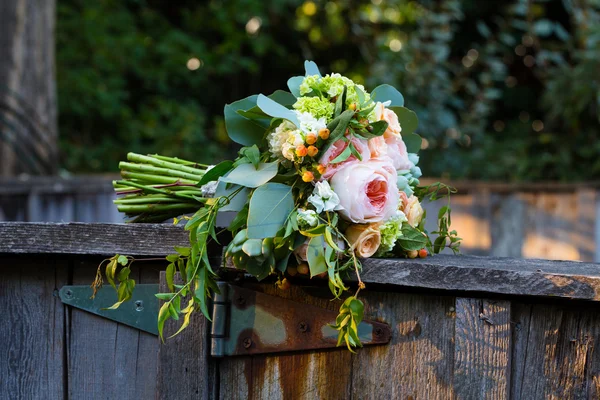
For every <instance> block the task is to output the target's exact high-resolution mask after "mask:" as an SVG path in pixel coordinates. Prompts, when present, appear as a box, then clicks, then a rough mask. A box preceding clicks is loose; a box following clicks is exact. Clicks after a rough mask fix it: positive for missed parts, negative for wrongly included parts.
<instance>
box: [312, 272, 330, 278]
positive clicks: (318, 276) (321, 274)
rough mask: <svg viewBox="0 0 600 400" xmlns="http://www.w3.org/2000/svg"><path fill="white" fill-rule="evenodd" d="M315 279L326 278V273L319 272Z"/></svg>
mask: <svg viewBox="0 0 600 400" xmlns="http://www.w3.org/2000/svg"><path fill="white" fill-rule="evenodd" d="M315 276H316V277H317V278H321V279H323V278H327V272H321V273H320V274H317V275H315Z"/></svg>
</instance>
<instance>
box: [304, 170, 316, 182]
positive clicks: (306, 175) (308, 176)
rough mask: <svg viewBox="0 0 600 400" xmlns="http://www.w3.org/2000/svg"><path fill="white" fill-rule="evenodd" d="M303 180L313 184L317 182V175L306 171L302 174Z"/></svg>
mask: <svg viewBox="0 0 600 400" xmlns="http://www.w3.org/2000/svg"><path fill="white" fill-rule="evenodd" d="M302 180H303V181H304V182H312V181H314V180H315V174H313V173H312V172H310V171H306V172H304V173H303V174H302Z"/></svg>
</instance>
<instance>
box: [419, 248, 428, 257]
mask: <svg viewBox="0 0 600 400" xmlns="http://www.w3.org/2000/svg"><path fill="white" fill-rule="evenodd" d="M419 257H421V258H425V257H427V249H425V248H423V249H421V250H419Z"/></svg>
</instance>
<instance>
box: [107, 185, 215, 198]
mask: <svg viewBox="0 0 600 400" xmlns="http://www.w3.org/2000/svg"><path fill="white" fill-rule="evenodd" d="M119 182H122V183H124V184H127V185H130V186H133V187H137V188H139V189H142V191H144V192H149V193H160V194H164V195H167V196H175V197H178V198H181V199H185V200H192V201H198V200H197V199H202V200H206V199H204V198H202V197H197V196H190V195H187V194H180V193H179V192H176V191H171V190H170V189H158V188H155V187H153V186H148V185H142V184H140V183H137V182H132V181H117V183H119ZM202 202H204V201H202Z"/></svg>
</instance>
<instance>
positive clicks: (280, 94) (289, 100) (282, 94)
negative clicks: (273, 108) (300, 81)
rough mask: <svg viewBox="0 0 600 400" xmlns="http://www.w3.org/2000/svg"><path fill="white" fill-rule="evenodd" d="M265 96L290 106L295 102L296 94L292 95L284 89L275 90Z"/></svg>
mask: <svg viewBox="0 0 600 400" xmlns="http://www.w3.org/2000/svg"><path fill="white" fill-rule="evenodd" d="M300 78H302V77H300ZM292 79H293V78H292ZM267 97H268V98H270V99H271V100H275V101H276V102H278V103H279V104H281V105H284V106H290V107H291V106H292V105H293V104H294V103H295V102H296V96H294V95H293V94H292V93H290V92H286V91H285V90H276V91H274V92H273V93H272V94H270V95H269V96H267Z"/></svg>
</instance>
